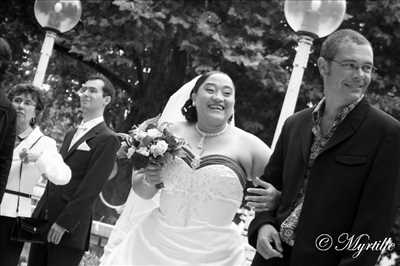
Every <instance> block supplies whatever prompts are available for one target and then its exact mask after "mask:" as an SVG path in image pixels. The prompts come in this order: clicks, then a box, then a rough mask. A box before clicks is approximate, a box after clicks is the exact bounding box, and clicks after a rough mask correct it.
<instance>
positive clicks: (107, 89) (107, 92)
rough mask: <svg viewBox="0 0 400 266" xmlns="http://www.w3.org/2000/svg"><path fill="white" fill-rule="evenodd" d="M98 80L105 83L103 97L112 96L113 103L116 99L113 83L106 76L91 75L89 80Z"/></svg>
mask: <svg viewBox="0 0 400 266" xmlns="http://www.w3.org/2000/svg"><path fill="white" fill-rule="evenodd" d="M96 79H99V80H101V81H103V83H104V87H103V96H111V101H112V100H113V99H114V97H115V88H114V86H113V84H112V83H111V81H110V80H109V79H108V78H106V77H105V76H103V75H100V74H93V75H90V76H89V77H88V79H87V80H96Z"/></svg>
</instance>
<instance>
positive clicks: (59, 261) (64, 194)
mask: <svg viewBox="0 0 400 266" xmlns="http://www.w3.org/2000/svg"><path fill="white" fill-rule="evenodd" d="M79 94H80V103H81V109H82V116H83V121H82V123H81V124H80V125H79V126H78V128H77V129H75V130H72V131H70V132H68V133H67V134H66V136H65V138H64V142H63V144H62V146H61V149H60V153H61V155H62V156H63V158H64V161H65V163H66V164H67V165H68V166H69V167H70V168H71V172H72V177H71V181H70V182H69V183H68V184H67V185H64V186H56V185H54V184H51V183H48V184H47V186H46V191H45V192H44V196H43V197H42V198H41V200H40V201H39V203H38V205H37V207H36V209H35V211H34V214H33V216H35V217H42V218H43V217H44V216H45V215H46V213H47V215H48V219H49V221H50V222H51V223H52V226H51V228H50V231H49V233H48V236H47V241H48V244H47V245H38V244H32V245H31V249H30V254H29V262H28V265H29V266H55V265H57V266H63V265H65V266H74V265H79V262H80V260H81V258H82V256H83V254H84V252H85V250H88V247H89V238H90V228H91V224H92V212H93V204H94V202H95V200H96V199H97V197H98V195H99V193H100V191H101V189H102V187H103V185H104V183H105V182H106V180H107V178H108V176H109V175H110V173H111V171H112V169H113V166H114V161H115V158H116V152H117V150H118V149H119V147H120V141H119V139H118V137H117V135H116V134H115V133H114V132H113V131H112V130H111V129H109V128H108V127H107V126H106V124H105V123H104V118H103V113H104V109H105V107H106V106H107V105H108V104H109V103H110V102H111V100H112V98H113V96H114V94H115V90H114V87H113V85H112V84H111V82H110V81H109V80H108V79H106V78H105V77H103V76H91V77H89V79H88V80H87V81H86V82H85V83H84V84H83V85H82V88H81V90H80V93H79Z"/></svg>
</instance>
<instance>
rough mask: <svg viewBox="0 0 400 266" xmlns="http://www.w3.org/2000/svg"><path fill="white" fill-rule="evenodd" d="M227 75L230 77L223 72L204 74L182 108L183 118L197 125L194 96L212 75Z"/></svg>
mask: <svg viewBox="0 0 400 266" xmlns="http://www.w3.org/2000/svg"><path fill="white" fill-rule="evenodd" d="M218 73H219V74H225V75H227V76H228V74H226V73H224V72H221V71H209V72H206V73H204V74H202V75H201V76H200V77H199V79H198V80H197V81H196V83H195V84H194V87H193V89H192V91H191V92H190V96H189V99H188V100H187V101H186V102H185V104H184V105H183V106H182V109H181V112H182V114H183V116H184V117H185V118H186V120H187V121H188V122H189V123H196V122H197V110H196V107H195V106H193V101H192V94H193V93H197V92H198V90H199V88H200V86H201V85H203V83H204V82H205V81H206V80H207V79H208V78H209V77H210V76H212V75H214V74H218Z"/></svg>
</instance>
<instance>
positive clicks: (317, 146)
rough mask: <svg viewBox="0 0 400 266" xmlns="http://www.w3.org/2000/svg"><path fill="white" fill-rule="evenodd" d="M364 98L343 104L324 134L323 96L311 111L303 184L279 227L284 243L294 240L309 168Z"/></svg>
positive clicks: (289, 243) (292, 242)
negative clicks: (311, 124) (310, 127)
mask: <svg viewBox="0 0 400 266" xmlns="http://www.w3.org/2000/svg"><path fill="white" fill-rule="evenodd" d="M363 98H364V96H362V97H360V98H358V99H357V100H355V101H353V102H351V103H350V104H348V105H345V106H343V107H342V108H341V109H340V110H339V112H338V113H337V115H336V117H335V119H334V120H333V123H332V125H331V127H330V128H329V130H328V132H326V134H325V135H324V134H323V133H322V129H321V122H322V116H323V114H324V110H325V98H323V99H322V100H321V101H320V102H319V103H318V105H317V106H316V107H315V109H314V111H313V113H312V119H313V127H312V129H311V131H312V133H313V142H312V145H311V149H310V156H309V159H308V163H307V169H306V173H305V177H304V183H303V186H302V187H301V189H300V191H299V193H298V195H297V199H296V201H295V202H296V204H295V205H294V208H293V210H292V212H291V213H290V214H289V216H288V217H287V218H286V219H285V220H284V221H283V222H282V224H281V229H280V232H279V234H280V237H281V239H282V241H283V242H285V243H286V244H288V245H290V246H293V245H294V241H295V237H296V235H295V231H296V227H297V224H298V222H299V217H300V214H301V210H302V207H303V201H304V197H305V189H306V187H307V181H308V178H309V176H310V172H311V168H312V167H313V165H314V161H315V159H316V158H317V156H318V155H319V154H320V152H321V151H322V150H323V149H324V147H325V146H326V144H327V143H328V142H329V140H330V139H331V137H332V136H333V134H334V133H335V131H336V128H337V127H338V126H339V125H340V124H341V123H342V122H343V120H344V119H345V118H346V116H347V115H348V114H349V113H350V112H351V111H352V110H353V109H354V108H355V107H356V106H357V105H358V103H359V102H360V101H361V100H362V99H363Z"/></svg>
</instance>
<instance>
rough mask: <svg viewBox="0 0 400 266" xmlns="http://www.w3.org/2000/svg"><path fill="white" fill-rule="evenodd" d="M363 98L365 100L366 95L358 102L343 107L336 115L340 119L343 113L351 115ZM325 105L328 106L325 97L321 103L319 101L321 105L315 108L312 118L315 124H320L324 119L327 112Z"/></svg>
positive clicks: (357, 100) (358, 99)
mask: <svg viewBox="0 0 400 266" xmlns="http://www.w3.org/2000/svg"><path fill="white" fill-rule="evenodd" d="M363 98H364V95H362V96H361V97H359V98H357V99H356V100H354V101H352V102H350V103H348V104H346V105H344V106H342V107H341V108H340V109H339V112H338V113H337V114H336V117H338V116H339V115H342V114H343V113H345V115H347V114H348V113H350V112H351V111H352V110H353V109H354V108H355V107H356V106H357V105H358V103H359V102H361V100H362V99H363ZM325 104H326V98H325V97H323V98H322V99H321V101H319V103H318V104H317V105H316V106H315V108H314V110H313V112H312V118H313V123H314V124H319V121H320V119H321V118H322V116H323V114H324V111H325Z"/></svg>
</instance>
